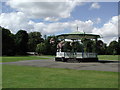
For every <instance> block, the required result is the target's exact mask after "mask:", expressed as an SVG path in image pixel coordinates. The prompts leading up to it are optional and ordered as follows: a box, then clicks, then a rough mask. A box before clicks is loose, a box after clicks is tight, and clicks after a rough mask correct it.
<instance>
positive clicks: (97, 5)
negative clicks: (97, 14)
mask: <svg viewBox="0 0 120 90" xmlns="http://www.w3.org/2000/svg"><path fill="white" fill-rule="evenodd" d="M90 8H91V9H93V8H94V9H99V8H100V5H99V3H97V2H95V3H92V5H91V7H90Z"/></svg>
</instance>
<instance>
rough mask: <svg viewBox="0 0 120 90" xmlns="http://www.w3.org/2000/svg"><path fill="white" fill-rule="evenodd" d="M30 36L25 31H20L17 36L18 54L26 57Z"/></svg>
mask: <svg viewBox="0 0 120 90" xmlns="http://www.w3.org/2000/svg"><path fill="white" fill-rule="evenodd" d="M27 43H28V34H27V32H26V31H24V30H19V31H18V32H17V33H16V35H15V44H16V54H18V55H25V54H26V52H27V48H28V44H27Z"/></svg>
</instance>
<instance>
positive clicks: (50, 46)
mask: <svg viewBox="0 0 120 90" xmlns="http://www.w3.org/2000/svg"><path fill="white" fill-rule="evenodd" d="M51 38H53V40H54V43H50V40H51ZM44 42H45V54H46V55H55V54H56V51H57V43H58V40H57V37H56V36H48V37H47V38H46V40H45V41H44Z"/></svg>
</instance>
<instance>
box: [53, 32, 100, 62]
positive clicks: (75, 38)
mask: <svg viewBox="0 0 120 90" xmlns="http://www.w3.org/2000/svg"><path fill="white" fill-rule="evenodd" d="M57 38H58V40H59V43H58V45H57V52H56V57H55V61H63V62H86V61H88V62H93V61H98V57H97V44H96V43H97V39H98V38H100V36H99V35H95V34H87V33H84V32H78V31H76V32H72V33H67V34H61V35H58V36H57ZM87 40H88V41H93V43H94V45H91V44H88V45H87V44H85V42H86V41H87ZM88 47H92V49H90V50H87V48H88Z"/></svg>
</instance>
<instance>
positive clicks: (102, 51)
mask: <svg viewBox="0 0 120 90" xmlns="http://www.w3.org/2000/svg"><path fill="white" fill-rule="evenodd" d="M96 47H97V53H98V54H100V55H101V54H102V55H103V54H106V49H107V46H106V44H105V43H104V42H103V41H102V40H98V41H97V46H96Z"/></svg>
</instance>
